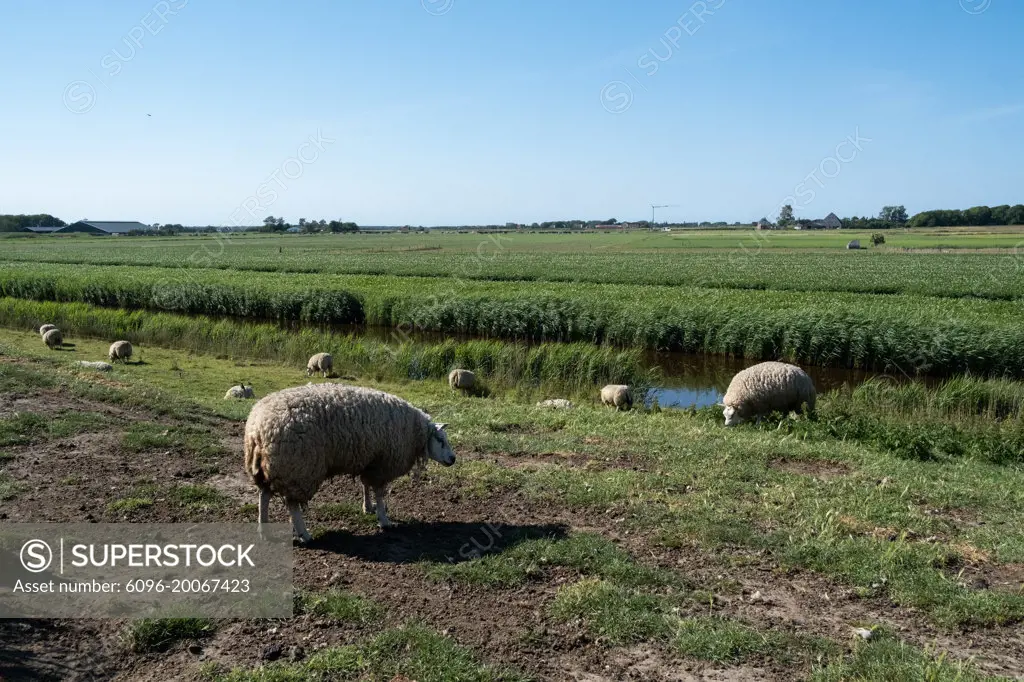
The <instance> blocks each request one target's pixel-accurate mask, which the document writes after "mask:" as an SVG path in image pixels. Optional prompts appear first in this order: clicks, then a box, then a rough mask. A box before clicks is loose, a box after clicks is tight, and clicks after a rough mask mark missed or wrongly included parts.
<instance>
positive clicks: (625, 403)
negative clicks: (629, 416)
mask: <svg viewBox="0 0 1024 682" xmlns="http://www.w3.org/2000/svg"><path fill="white" fill-rule="evenodd" d="M601 403H602V404H604V405H608V406H609V407H614V408H615V409H616V410H622V409H626V410H628V409H630V408H631V407H633V394H632V393H630V392H629V386H627V385H625V384H608V385H607V386H605V387H604V388H602V389H601Z"/></svg>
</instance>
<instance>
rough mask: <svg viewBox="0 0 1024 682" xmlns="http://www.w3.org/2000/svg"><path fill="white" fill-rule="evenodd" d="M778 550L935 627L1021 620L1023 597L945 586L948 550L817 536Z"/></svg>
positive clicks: (947, 582) (948, 583)
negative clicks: (911, 610) (916, 612)
mask: <svg viewBox="0 0 1024 682" xmlns="http://www.w3.org/2000/svg"><path fill="white" fill-rule="evenodd" d="M783 546H784V549H783V550H782V551H781V552H780V553H781V555H782V557H783V558H784V559H785V560H786V561H788V562H790V563H792V564H796V565H799V566H805V567H807V568H810V569H812V570H815V571H820V572H821V573H824V574H825V575H832V576H836V577H839V578H841V579H843V580H844V581H847V582H850V583H853V584H854V585H855V586H857V587H861V588H868V587H870V588H871V589H880V590H884V591H885V592H886V593H888V596H889V598H890V599H892V600H893V601H894V602H896V603H897V604H900V605H902V606H912V607H916V608H920V609H924V610H926V611H927V612H928V613H929V615H930V616H931V618H932V619H933V620H934V621H935V622H937V623H938V624H940V625H944V626H947V627H965V626H976V627H988V626H992V625H1005V624H1008V623H1012V622H1017V621H1020V620H1021V619H1024V594H1019V593H1004V592H997V591H993V590H971V589H968V588H965V587H963V586H961V585H958V584H957V583H956V582H955V581H953V580H949V579H948V578H947V577H946V576H945V575H944V573H943V571H942V570H941V569H942V568H943V567H945V566H946V565H947V564H948V562H949V556H948V549H947V548H946V547H943V546H941V545H931V544H926V543H915V542H907V541H904V540H897V541H895V542H881V541H878V540H874V539H868V538H858V537H830V536H829V535H828V534H819V535H818V536H816V537H806V538H800V539H799V540H798V541H797V542H796V543H794V544H789V545H788V546H786V545H785V544H784V545H783Z"/></svg>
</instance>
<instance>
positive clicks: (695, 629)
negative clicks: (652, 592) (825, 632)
mask: <svg viewBox="0 0 1024 682" xmlns="http://www.w3.org/2000/svg"><path fill="white" fill-rule="evenodd" d="M672 646H673V647H674V648H675V649H676V651H678V652H679V653H680V654H682V655H684V656H690V657H692V658H699V659H702V660H705V661H717V662H721V663H726V662H727V663H739V662H741V661H743V660H745V659H747V658H749V657H751V656H763V657H765V658H771V659H773V660H776V661H782V662H786V661H787V660H790V659H792V657H793V654H794V653H795V652H807V653H825V652H830V651H834V650H835V646H834V645H833V644H832V643H831V642H829V641H828V640H825V639H820V638H808V637H798V636H796V635H789V634H784V633H781V632H776V631H774V630H757V629H756V628H753V627H751V626H750V625H747V624H745V623H741V622H739V621H735V620H731V619H728V618H720V617H717V616H704V617H698V618H682V619H680V620H679V622H678V623H677V630H676V633H675V636H674V637H673V638H672Z"/></svg>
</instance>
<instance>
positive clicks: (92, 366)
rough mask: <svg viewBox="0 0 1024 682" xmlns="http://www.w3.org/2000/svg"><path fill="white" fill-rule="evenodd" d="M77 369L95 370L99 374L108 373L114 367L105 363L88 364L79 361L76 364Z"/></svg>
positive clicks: (84, 361)
mask: <svg viewBox="0 0 1024 682" xmlns="http://www.w3.org/2000/svg"><path fill="white" fill-rule="evenodd" d="M75 364H77V365H78V366H79V367H82V368H83V369H95V370H98V371H100V372H109V371H110V370H112V369H114V366H113V365H111V364H110V363H107V362H99V361H97V362H90V361H89V360H79V361H78V362H77V363H75Z"/></svg>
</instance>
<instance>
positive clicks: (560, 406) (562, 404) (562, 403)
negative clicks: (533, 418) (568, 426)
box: [537, 398, 573, 410]
mask: <svg viewBox="0 0 1024 682" xmlns="http://www.w3.org/2000/svg"><path fill="white" fill-rule="evenodd" d="M572 406H573V405H572V402H571V401H569V400H566V399H565V398H551V399H549V400H542V401H540V402H539V403H537V407H548V408H551V409H553V410H568V409H571V408H572Z"/></svg>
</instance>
